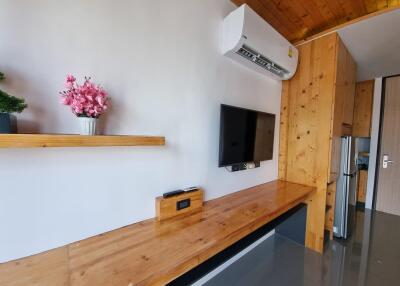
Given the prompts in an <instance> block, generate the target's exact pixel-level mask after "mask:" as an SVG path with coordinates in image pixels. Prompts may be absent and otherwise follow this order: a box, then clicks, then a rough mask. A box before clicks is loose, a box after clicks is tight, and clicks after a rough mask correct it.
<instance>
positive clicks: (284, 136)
mask: <svg viewBox="0 0 400 286" xmlns="http://www.w3.org/2000/svg"><path fill="white" fill-rule="evenodd" d="M288 129H289V81H284V82H282V95H281V114H280V128H279V164H278V177H279V179H280V180H286V170H287V144H288Z"/></svg>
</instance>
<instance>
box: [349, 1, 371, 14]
mask: <svg viewBox="0 0 400 286" xmlns="http://www.w3.org/2000/svg"><path fill="white" fill-rule="evenodd" d="M349 2H350V3H351V5H352V6H353V10H354V14H355V15H357V16H356V17H361V16H363V15H365V14H367V13H368V12H367V9H366V7H365V2H364V0H352V1H349Z"/></svg>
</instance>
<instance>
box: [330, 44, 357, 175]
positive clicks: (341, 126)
mask: <svg viewBox="0 0 400 286" xmlns="http://www.w3.org/2000/svg"><path fill="white" fill-rule="evenodd" d="M336 51H337V52H336V65H335V66H336V71H335V96H334V98H335V99H334V105H333V113H332V114H333V119H332V129H331V130H332V132H331V137H332V140H331V146H330V158H329V161H330V168H329V170H328V177H329V178H328V183H332V182H334V181H336V179H337V177H338V172H339V167H340V147H341V146H340V142H341V140H340V137H341V136H342V135H351V130H352V125H351V124H352V121H353V118H352V117H353V107H352V106H353V105H354V96H355V79H356V64H355V62H354V60H353V58H352V56H351V54H350V53H349V52H348V50H347V48H346V47H345V45H344V44H343V42H342V41H341V40H340V38H339V37H338V40H337V43H336ZM350 117H351V120H350Z"/></svg>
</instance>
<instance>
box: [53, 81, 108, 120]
mask: <svg viewBox="0 0 400 286" xmlns="http://www.w3.org/2000/svg"><path fill="white" fill-rule="evenodd" d="M90 80H91V78H90V77H85V81H84V83H83V84H82V85H79V84H78V83H77V82H76V78H75V77H74V76H73V75H67V80H66V83H65V87H66V88H67V90H64V91H62V92H60V94H61V103H62V104H64V105H68V106H70V107H71V110H72V113H74V114H75V115H77V116H78V117H91V118H98V117H99V116H100V115H101V114H103V113H104V112H105V111H106V110H107V109H108V108H109V107H110V101H111V100H110V98H109V97H107V92H106V91H105V90H104V89H103V88H102V87H100V86H99V85H95V84H94V83H92V82H91V81H90Z"/></svg>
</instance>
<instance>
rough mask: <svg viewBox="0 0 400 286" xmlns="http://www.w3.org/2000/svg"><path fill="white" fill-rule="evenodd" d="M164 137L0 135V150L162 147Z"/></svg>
mask: <svg viewBox="0 0 400 286" xmlns="http://www.w3.org/2000/svg"><path fill="white" fill-rule="evenodd" d="M162 145H165V138H164V137H155V136H133V135H113V136H111V135H108V136H107V135H96V136H82V135H66V134H0V148H39V147H104V146H106V147H109V146H162Z"/></svg>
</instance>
